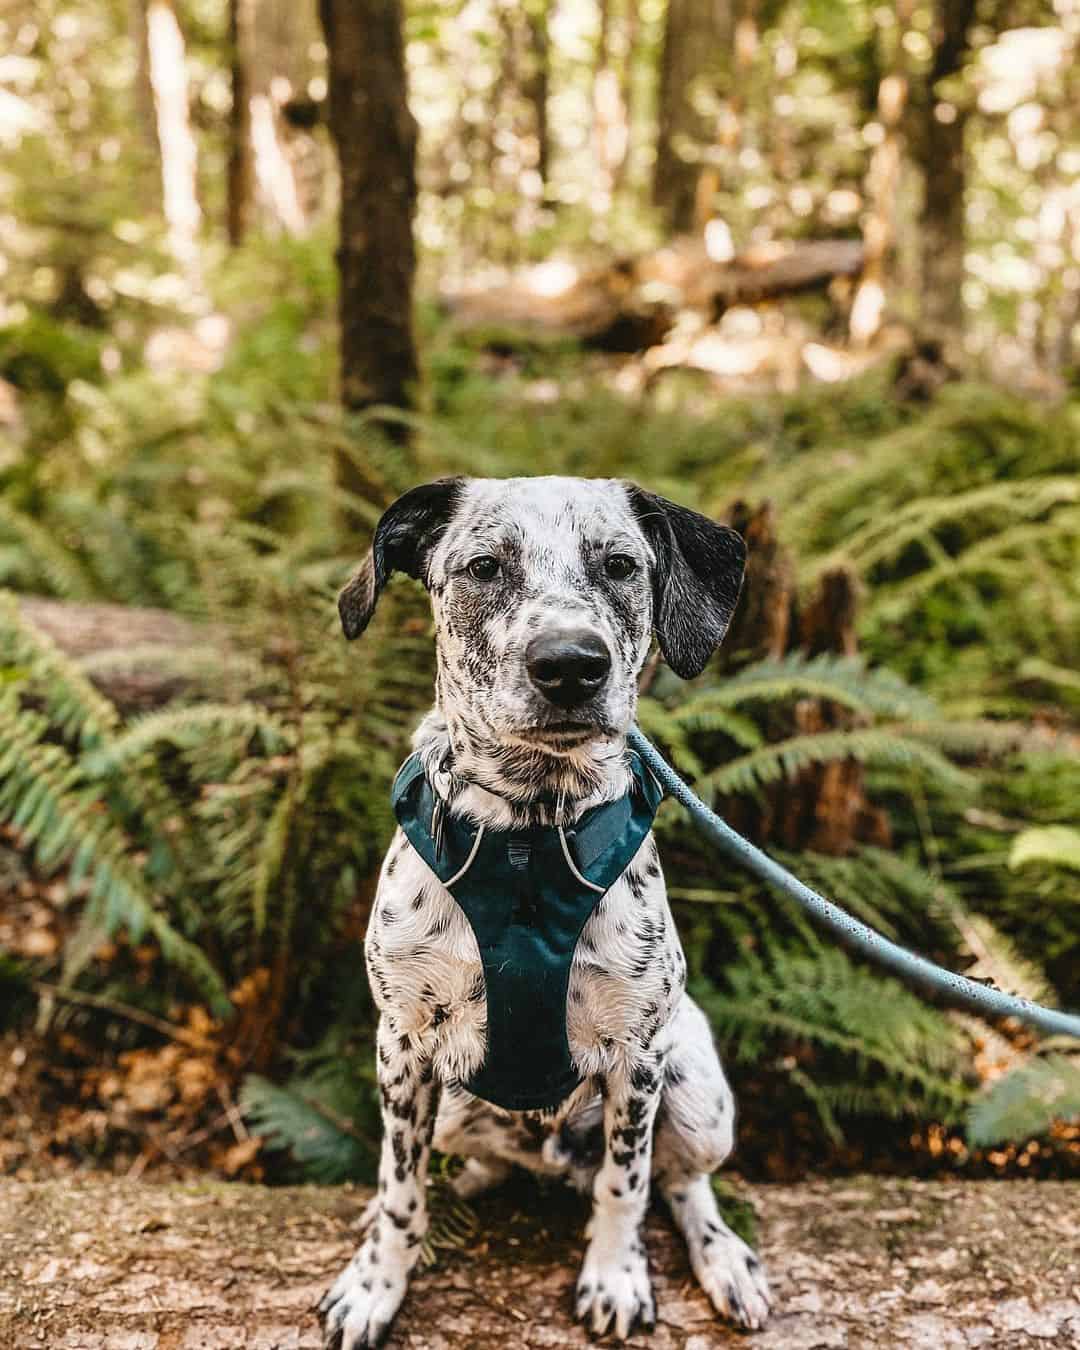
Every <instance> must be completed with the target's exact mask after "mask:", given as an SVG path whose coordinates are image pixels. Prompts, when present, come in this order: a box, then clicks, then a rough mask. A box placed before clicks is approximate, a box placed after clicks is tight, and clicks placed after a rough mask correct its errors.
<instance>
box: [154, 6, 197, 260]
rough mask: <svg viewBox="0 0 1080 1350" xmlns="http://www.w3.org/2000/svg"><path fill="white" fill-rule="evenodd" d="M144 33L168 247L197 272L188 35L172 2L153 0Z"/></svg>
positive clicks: (195, 149)
mask: <svg viewBox="0 0 1080 1350" xmlns="http://www.w3.org/2000/svg"><path fill="white" fill-rule="evenodd" d="M146 31H147V49H148V54H149V73H150V84H151V87H152V89H153V94H154V111H155V115H156V122H157V137H158V147H159V150H160V153H161V186H162V201H163V205H164V210H165V220H166V223H167V225H168V229H169V245H170V247H171V249H172V251H173V254H174V256H175V257H176V259H177V261H178V262H180V263H181V264H182V265H183V266H184V267H186V268H187V269H188V271H189V273H190V272H193V271H196V270H197V264H198V249H197V242H196V240H197V236H198V232H199V224H200V222H201V220H202V212H201V210H200V209H199V199H198V195H197V191H196V172H197V168H198V148H197V146H196V144H195V137H194V135H193V134H192V131H191V121H190V118H189V115H188V80H187V67H186V52H185V47H184V35H183V33H182V32H181V31H180V25H179V23H178V22H177V18H176V11H175V9H174V7H173V4H172V0H150V4H149V6H148V7H147V11H146Z"/></svg>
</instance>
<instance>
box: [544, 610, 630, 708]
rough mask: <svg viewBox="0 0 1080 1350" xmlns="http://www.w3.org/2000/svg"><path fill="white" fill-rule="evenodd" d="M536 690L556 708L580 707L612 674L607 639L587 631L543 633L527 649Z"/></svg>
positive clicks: (573, 630) (570, 630) (562, 629)
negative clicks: (605, 640)
mask: <svg viewBox="0 0 1080 1350" xmlns="http://www.w3.org/2000/svg"><path fill="white" fill-rule="evenodd" d="M525 668H526V670H527V671H528V672H529V679H530V680H531V681H532V684H533V686H534V688H536V689H537V690H539V692H540V693H541V694H543V696H544V698H546V699H547V701H548V702H549V703H551V704H554V706H555V707H556V708H576V707H577V706H578V705H579V704H582V703H586V702H587V701H588V700H589V699H590V698H592V697H593V696H594V695H596V694H598V693H599V692H600V690H601V689H602V688H603V687H604V685H605V683H606V682H607V678H608V675H609V674H610V673H611V653H610V652H609V651H608V649H607V644H606V643H605V642H604V640H603V638H601V637H599V636H598V635H597V634H596V633H593V632H590V631H589V630H588V629H586V628H561V629H555V630H553V631H549V632H546V633H539V634H537V636H536V637H534V638H533V640H532V641H531V642H530V643H529V645H528V647H526V649H525Z"/></svg>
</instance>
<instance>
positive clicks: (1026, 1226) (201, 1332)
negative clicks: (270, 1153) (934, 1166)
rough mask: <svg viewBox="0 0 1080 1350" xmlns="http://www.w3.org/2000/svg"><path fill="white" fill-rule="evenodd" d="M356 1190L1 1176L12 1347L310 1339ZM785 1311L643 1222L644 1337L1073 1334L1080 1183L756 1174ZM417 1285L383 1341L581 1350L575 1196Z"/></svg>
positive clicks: (762, 1235) (1036, 1342)
mask: <svg viewBox="0 0 1080 1350" xmlns="http://www.w3.org/2000/svg"><path fill="white" fill-rule="evenodd" d="M364 1198H365V1196H364V1193H363V1192H362V1191H361V1190H359V1189H353V1188H316V1187H302V1188H301V1187H295V1188H279V1189H268V1188H264V1187H258V1186H249V1185H239V1184H226V1183H216V1182H203V1183H200V1184H192V1185H186V1184H179V1183H174V1184H156V1183H148V1182H133V1181H121V1180H117V1179H113V1178H106V1177H103V1176H100V1175H97V1176H95V1175H92V1174H80V1175H78V1176H69V1177H67V1178H64V1179H63V1180H48V1181H40V1182H34V1181H27V1182H24V1181H13V1180H7V1181H3V1182H0V1233H3V1234H4V1235H5V1240H4V1242H3V1243H2V1244H0V1345H2V1346H4V1347H11V1348H12V1350H32V1348H33V1347H37V1346H47V1347H49V1350H271V1348H272V1347H276V1348H277V1350H306V1348H308V1347H311V1348H313V1350H314V1348H315V1347H319V1346H321V1344H322V1339H321V1335H320V1331H319V1327H318V1324H317V1320H316V1317H315V1315H314V1312H313V1310H312V1309H313V1305H314V1304H315V1302H316V1301H317V1299H318V1297H319V1296H320V1294H321V1293H322V1292H323V1290H324V1288H325V1287H326V1285H327V1284H328V1283H329V1281H330V1280H331V1279H332V1277H333V1276H334V1275H335V1274H336V1272H337V1271H338V1270H339V1268H340V1267H341V1266H342V1264H343V1263H344V1262H345V1261H346V1260H347V1259H348V1256H349V1254H350V1252H351V1250H352V1248H353V1246H354V1245H355V1242H356V1234H355V1224H356V1220H357V1216H358V1215H359V1213H360V1210H361V1206H362V1202H363V1200H364ZM753 1200H754V1203H755V1206H756V1209H757V1211H758V1215H759V1247H760V1250H761V1251H762V1252H763V1254H764V1256H765V1258H766V1260H767V1263H768V1266H769V1269H770V1272H771V1278H772V1281H773V1288H774V1293H775V1295H776V1312H775V1316H774V1318H773V1321H772V1322H771V1323H770V1325H769V1327H768V1329H766V1330H765V1331H763V1332H760V1333H758V1334H755V1335H753V1336H752V1337H746V1336H741V1335H738V1334H736V1333H734V1332H729V1331H727V1330H725V1329H724V1328H723V1327H722V1326H721V1325H720V1324H718V1323H717V1322H715V1321H714V1320H713V1318H712V1315H711V1312H710V1309H709V1306H708V1304H707V1302H706V1300H705V1298H704V1296H703V1295H702V1294H701V1293H700V1291H699V1290H698V1289H697V1287H696V1286H695V1285H694V1283H693V1281H692V1278H691V1276H690V1273H689V1270H688V1268H687V1265H686V1260H685V1257H684V1254H683V1251H682V1248H681V1245H680V1244H679V1242H678V1241H677V1240H676V1238H675V1236H674V1234H673V1232H672V1231H671V1229H670V1228H669V1226H668V1224H667V1223H666V1221H665V1220H664V1219H663V1218H661V1217H659V1216H654V1217H652V1218H651V1219H650V1221H649V1235H648V1239H649V1250H650V1254H651V1257H652V1262H653V1270H654V1278H655V1284H656V1293H657V1302H658V1310H659V1319H660V1320H659V1323H658V1326H657V1328H656V1331H655V1332H654V1333H653V1335H652V1336H651V1338H650V1337H646V1336H635V1337H634V1338H633V1340H632V1342H631V1344H632V1345H635V1346H642V1347H644V1346H651V1347H652V1350H710V1347H718V1348H719V1350H722V1347H724V1346H736V1345H739V1346H743V1347H745V1348H746V1350H819V1348H820V1350H826V1348H829V1347H852V1348H853V1350H854V1348H856V1347H857V1348H858V1350H877V1348H878V1347H889V1350H908V1348H909V1347H911V1348H913V1350H917V1348H918V1347H935V1350H938V1348H939V1347H940V1348H944V1350H951V1348H952V1347H987V1348H988V1350H1024V1348H1025V1347H1036V1346H1038V1347H1057V1346H1064V1347H1080V1183H1075V1182H1053V1181H1041V1182H1024V1181H983V1182H978V1181H976V1182H956V1181H948V1182H922V1181H914V1180H906V1179H898V1178H883V1177H872V1178H871V1177H861V1178H856V1179H851V1178H847V1179H844V1180H834V1181H810V1182H804V1183H802V1184H799V1185H794V1186H763V1187H758V1188H755V1190H754V1192H753ZM477 1214H478V1218H479V1224H478V1227H477V1232H476V1235H475V1236H474V1237H472V1238H471V1239H470V1240H469V1241H468V1242H467V1243H466V1245H465V1246H464V1247H462V1248H461V1249H459V1250H451V1251H446V1250H443V1251H440V1252H439V1253H438V1260H437V1262H436V1264H435V1265H434V1266H433V1267H432V1268H430V1269H427V1270H425V1271H423V1272H422V1273H419V1274H418V1275H417V1276H416V1278H415V1279H414V1281H413V1284H412V1287H411V1289H410V1292H409V1296H408V1299H407V1301H406V1303H405V1305H404V1308H403V1311H402V1314H401V1316H400V1317H399V1319H398V1321H397V1323H396V1325H395V1328H394V1331H393V1333H392V1335H391V1338H390V1342H389V1345H390V1347H391V1348H393V1347H400V1348H404V1347H410V1350H450V1348H451V1347H453V1348H454V1350H467V1348H471V1347H476V1350H487V1347H494V1346H498V1347H499V1350H504V1347H505V1348H506V1350H510V1348H511V1347H514V1348H516V1347H528V1350H534V1348H535V1350H540V1347H555V1346H558V1347H562V1346H568V1347H572V1346H579V1345H580V1346H584V1345H586V1344H588V1339H587V1337H586V1335H585V1333H584V1331H583V1330H582V1329H581V1328H579V1327H577V1326H575V1325H574V1324H573V1323H572V1322H571V1320H570V1317H569V1309H570V1300H571V1291H572V1288H573V1283H574V1278H575V1273H576V1271H575V1268H576V1265H577V1262H578V1260H579V1258H580V1250H581V1236H580V1234H581V1229H582V1224H583V1220H584V1215H585V1208H584V1202H582V1201H581V1200H580V1199H578V1198H576V1197H573V1196H570V1195H568V1194H567V1195H564V1194H563V1193H562V1192H561V1191H558V1190H551V1189H545V1190H544V1192H543V1194H542V1195H541V1194H540V1193H539V1192H538V1190H537V1188H536V1185H535V1184H534V1183H533V1182H532V1181H530V1180H528V1179H522V1180H521V1181H520V1182H515V1183H513V1184H512V1185H511V1186H510V1187H508V1188H506V1189H505V1190H503V1191H502V1192H499V1193H497V1194H493V1195H491V1196H489V1197H485V1198H484V1199H483V1200H481V1201H480V1202H478V1204H477Z"/></svg>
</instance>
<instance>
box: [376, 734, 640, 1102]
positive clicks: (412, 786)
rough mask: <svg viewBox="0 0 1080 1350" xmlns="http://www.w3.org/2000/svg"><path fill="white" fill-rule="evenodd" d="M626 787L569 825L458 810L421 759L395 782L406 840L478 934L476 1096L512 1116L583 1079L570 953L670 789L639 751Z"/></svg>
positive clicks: (412, 760) (562, 1094)
mask: <svg viewBox="0 0 1080 1350" xmlns="http://www.w3.org/2000/svg"><path fill="white" fill-rule="evenodd" d="M629 767H630V769H631V775H632V785H631V789H630V791H629V792H628V793H627V794H626V795H625V796H624V797H621V798H619V799H617V800H616V801H613V802H604V803H602V804H600V805H599V806H595V807H593V808H591V809H590V810H589V811H587V812H585V814H584V815H583V816H582V817H581V818H580V819H579V820H578V821H577V822H575V823H574V825H572V826H565V827H564V826H532V827H529V828H526V829H509V830H496V829H493V828H491V827H490V826H487V827H485V826H479V825H473V824H471V823H470V822H469V821H467V820H465V819H463V818H461V817H458V816H453V815H451V814H450V813H449V812H448V811H447V810H446V809H445V804H444V803H443V801H442V799H441V798H440V797H439V796H438V794H437V793H436V792H435V790H434V788H433V787H432V785H431V783H430V782H429V781H428V778H427V775H426V773H425V772H424V767H423V764H422V762H421V761H420V758H419V756H418V755H412V756H410V757H409V759H408V760H406V762H405V764H404V765H402V767H401V769H400V771H399V772H398V775H397V778H396V779H395V780H394V788H393V804H394V811H395V814H396V815H397V818H398V822H399V824H400V825H401V828H402V830H403V831H404V832H405V835H406V837H407V839H408V840H409V842H410V844H411V845H412V846H413V848H414V849H415V850H416V852H417V853H418V854H419V855H420V857H421V858H422V859H423V860H424V862H425V863H426V864H427V866H428V867H429V868H430V870H431V871H432V872H433V873H434V874H435V876H436V877H438V879H439V880H440V881H441V882H442V884H443V885H444V886H445V887H446V889H447V890H448V891H449V892H450V894H451V895H452V896H453V898H454V900H455V901H456V903H457V904H458V906H459V908H460V909H461V911H462V913H463V914H464V915H465V917H466V919H467V920H468V922H469V926H470V927H471V928H472V931H473V934H474V936H475V938H476V944H477V948H478V950H479V954H480V961H481V964H482V966H483V971H484V986H485V996H486V1000H487V1053H486V1056H485V1059H484V1063H483V1065H482V1066H481V1068H480V1069H479V1070H478V1071H477V1072H476V1073H475V1074H474V1075H473V1076H472V1077H471V1078H470V1079H469V1080H468V1081H467V1082H466V1084H465V1086H466V1087H467V1088H468V1089H469V1091H470V1092H472V1093H474V1095H476V1096H478V1097H482V1098H483V1099H484V1100H485V1101H488V1102H491V1103H493V1104H494V1105H496V1106H501V1107H504V1108H505V1109H507V1110H513V1111H536V1110H550V1109H553V1108H554V1107H556V1106H558V1105H559V1103H560V1102H562V1101H564V1100H565V1099H566V1097H567V1096H569V1094H570V1093H571V1092H572V1091H573V1090H574V1088H575V1087H576V1086H577V1085H578V1083H579V1082H580V1081H581V1077H580V1075H579V1073H578V1071H577V1068H576V1066H575V1065H574V1063H573V1060H572V1058H571V1055H570V1047H569V1043H568V1041H567V1035H566V997H567V989H568V987H569V981H570V969H571V966H572V964H573V958H574V952H575V950H576V948H577V944H578V939H579V938H580V936H581V933H582V930H583V929H584V927H585V925H586V923H587V922H588V921H589V918H590V917H591V915H592V914H593V912H594V911H595V909H596V907H597V905H598V904H599V903H600V901H601V899H602V898H603V896H604V895H605V893H606V892H607V891H608V890H609V889H610V888H611V887H612V886H613V885H614V884H615V882H616V881H617V880H618V878H619V877H620V876H621V875H622V874H623V872H624V871H625V870H626V868H627V867H628V866H629V865H630V863H631V862H632V861H633V858H634V856H635V855H636V854H637V851H638V849H639V848H640V847H641V845H642V843H643V842H644V840H645V838H646V837H647V835H648V833H649V831H650V829H651V828H652V822H653V817H654V816H655V814H656V809H657V807H658V806H659V804H660V800H661V797H662V795H663V794H662V791H661V789H660V786H659V784H658V783H657V781H656V779H655V778H654V776H653V775H652V774H651V773H650V772H649V771H648V770H647V769H646V768H645V766H644V764H643V763H642V761H641V759H640V757H639V756H638V755H636V754H635V753H633V752H631V753H630V755H629Z"/></svg>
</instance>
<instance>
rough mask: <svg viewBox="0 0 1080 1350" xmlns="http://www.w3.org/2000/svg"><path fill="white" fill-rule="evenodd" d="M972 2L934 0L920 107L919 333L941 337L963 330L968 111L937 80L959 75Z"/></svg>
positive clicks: (973, 7)
mask: <svg viewBox="0 0 1080 1350" xmlns="http://www.w3.org/2000/svg"><path fill="white" fill-rule="evenodd" d="M974 16H975V0H937V3H936V4H935V16H934V19H935V33H934V38H935V42H934V59H933V65H932V67H931V70H930V80H929V89H928V92H927V98H926V102H925V106H924V108H923V110H922V119H921V121H922V125H921V127H920V134H919V153H920V158H921V160H922V168H923V176H924V182H925V192H924V200H923V208H922V219H921V221H920V238H921V244H922V265H921V269H920V271H921V275H922V305H921V315H920V320H921V327H922V330H923V334H924V335H925V336H927V337H933V338H936V339H939V340H945V339H948V338H954V337H956V336H957V335H959V334H960V333H962V332H963V327H964V299H963V293H962V288H963V284H964V245H965V241H966V238H967V231H966V229H965V224H964V204H965V190H966V186H967V175H966V171H965V161H964V132H965V128H966V126H967V110H966V108H965V107H964V105H963V104H962V103H954V102H950V101H944V100H942V98H941V91H940V88H939V86H940V84H941V82H942V81H943V80H947V79H950V78H951V77H953V76H955V75H957V74H958V73H959V72H960V70H961V68H962V67H963V64H964V60H965V57H966V55H967V34H968V29H969V28H970V27H971V23H972V20H973V18H974Z"/></svg>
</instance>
